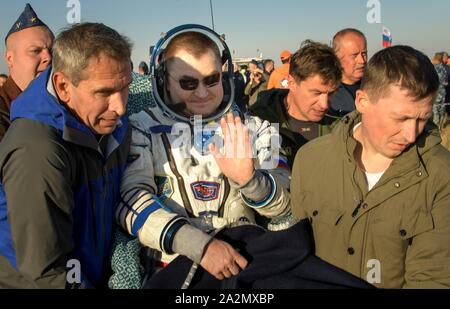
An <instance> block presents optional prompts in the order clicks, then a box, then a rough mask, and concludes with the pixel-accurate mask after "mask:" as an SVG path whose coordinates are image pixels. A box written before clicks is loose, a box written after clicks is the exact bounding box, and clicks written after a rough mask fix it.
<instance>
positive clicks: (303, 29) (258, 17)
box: [0, 0, 450, 72]
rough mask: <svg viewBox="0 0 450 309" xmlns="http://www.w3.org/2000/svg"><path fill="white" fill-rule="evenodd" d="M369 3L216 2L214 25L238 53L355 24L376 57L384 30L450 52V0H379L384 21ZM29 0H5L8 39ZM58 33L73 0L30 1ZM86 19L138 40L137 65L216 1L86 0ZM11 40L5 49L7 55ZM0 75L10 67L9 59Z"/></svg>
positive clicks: (322, 36) (328, 34) (1, 25)
mask: <svg viewBox="0 0 450 309" xmlns="http://www.w3.org/2000/svg"><path fill="white" fill-rule="evenodd" d="M368 1H369V0H314V1H313V0H282V1H274V0H212V3H213V12H214V21H215V30H216V31H217V32H218V33H219V34H220V33H225V34H226V38H227V43H228V46H229V48H230V50H231V51H234V55H235V56H236V57H254V56H256V55H257V50H260V52H262V53H263V57H264V58H272V59H275V60H276V62H277V64H278V63H279V60H278V55H279V53H280V52H281V51H282V50H283V49H289V50H291V51H295V50H296V49H298V47H299V45H300V43H301V42H302V41H303V40H305V39H314V40H317V41H321V42H324V43H329V42H330V40H331V38H332V37H333V35H334V33H335V32H336V31H338V30H340V29H342V28H345V27H355V28H358V29H360V30H361V31H363V32H364V33H365V34H366V36H367V38H368V45H369V46H368V47H369V55H372V54H373V53H374V52H376V51H378V50H379V49H380V48H381V31H382V27H383V26H386V27H388V28H389V29H390V30H391V32H392V34H393V38H394V44H408V45H411V46H413V47H415V48H417V49H419V50H421V51H423V52H425V53H426V54H427V55H429V56H431V55H432V54H433V53H434V52H435V51H443V50H446V51H450V18H449V17H450V1H448V0H428V1H424V0H379V2H380V3H381V23H379V24H378V23H372V24H371V23H368V21H367V14H368V12H369V11H370V8H368V7H367V3H368ZM26 2H27V1H22V0H14V1H11V0H0V35H1V37H2V41H3V38H4V37H5V35H6V33H7V32H8V30H9V29H10V27H11V25H12V24H13V23H14V22H15V20H16V19H17V17H18V16H19V14H20V12H21V11H22V10H23V8H24V6H25V3H26ZM28 2H29V3H31V5H32V6H33V8H34V9H35V11H36V12H37V14H38V16H39V17H40V18H41V19H42V20H43V21H44V22H46V23H47V24H48V25H49V26H50V27H51V28H52V30H53V31H54V32H55V33H58V32H59V30H60V29H61V28H63V27H65V26H67V24H68V23H67V19H66V16H67V13H68V12H69V10H70V9H69V8H67V3H68V0H28ZM79 2H80V3H81V20H82V21H96V22H103V23H104V24H106V25H108V26H110V27H112V28H114V29H116V30H118V31H119V32H121V33H122V34H124V35H126V36H128V37H130V38H131V40H132V41H133V42H134V51H133V56H132V59H133V62H134V63H135V67H137V64H138V63H139V62H140V61H141V60H147V54H148V47H149V45H153V44H154V43H155V42H156V41H157V40H158V38H159V36H160V33H161V32H165V31H167V30H169V29H171V28H173V27H174V26H178V25H181V24H185V23H199V24H203V25H206V26H211V13H210V6H209V0H145V1H144V0H108V1H106V0H79ZM4 52H5V49H4V44H3V43H2V44H1V46H0V53H1V55H4ZM0 72H7V68H6V65H5V62H4V60H3V59H1V60H0Z"/></svg>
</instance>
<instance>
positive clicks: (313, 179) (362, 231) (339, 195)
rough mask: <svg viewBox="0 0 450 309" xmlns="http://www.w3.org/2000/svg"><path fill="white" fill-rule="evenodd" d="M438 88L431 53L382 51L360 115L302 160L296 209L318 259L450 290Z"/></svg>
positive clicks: (389, 281) (296, 172)
mask: <svg viewBox="0 0 450 309" xmlns="http://www.w3.org/2000/svg"><path fill="white" fill-rule="evenodd" d="M438 83H439V81H438V77H437V75H436V73H435V72H434V70H433V66H432V64H431V62H430V61H429V59H428V58H427V57H426V56H425V55H423V54H422V53H420V52H418V51H416V50H414V49H412V48H410V47H407V46H395V47H392V48H388V49H385V50H382V51H380V52H378V53H377V54H376V55H374V56H373V58H372V59H371V60H370V62H369V65H368V68H367V70H366V74H365V77H364V80H363V84H362V88H361V90H358V92H357V97H356V102H355V103H356V108H357V111H355V112H353V113H351V114H349V115H347V116H345V117H344V118H343V119H342V120H341V121H340V123H339V124H338V125H337V127H336V128H335V130H334V131H333V133H331V134H329V135H327V136H324V137H321V138H318V139H316V140H314V141H312V142H310V143H308V144H307V145H305V146H303V147H302V148H301V149H300V151H299V152H298V154H297V156H296V159H295V163H294V169H293V172H292V183H291V193H292V197H291V199H292V208H293V213H294V214H295V215H296V216H297V217H299V218H305V217H306V218H309V219H310V221H311V224H312V228H313V232H314V239H315V243H316V254H317V256H319V257H320V258H322V259H324V260H326V261H327V262H330V263H332V264H334V265H336V266H338V267H340V268H342V269H344V270H346V271H349V272H351V273H352V274H354V275H356V276H359V277H360V278H363V279H365V280H367V281H368V282H370V283H372V284H374V285H375V286H377V287H382V288H443V287H447V288H448V287H450V153H449V152H448V151H447V150H446V149H444V148H443V147H442V146H441V145H440V143H441V139H440V137H439V132H438V130H437V128H436V127H435V126H434V125H433V124H431V122H428V123H427V121H428V119H429V118H430V117H431V115H432V104H433V101H434V98H435V95H436V91H437V89H438Z"/></svg>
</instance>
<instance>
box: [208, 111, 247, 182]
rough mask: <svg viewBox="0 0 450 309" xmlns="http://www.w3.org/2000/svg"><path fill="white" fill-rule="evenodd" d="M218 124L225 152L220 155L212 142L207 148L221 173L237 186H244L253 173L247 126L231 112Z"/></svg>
mask: <svg viewBox="0 0 450 309" xmlns="http://www.w3.org/2000/svg"><path fill="white" fill-rule="evenodd" d="M225 118H226V119H225ZM220 126H221V127H222V132H223V137H224V149H225V152H224V154H223V155H222V154H221V153H220V152H219V150H218V148H217V146H216V145H215V144H213V143H211V144H210V145H209V150H210V151H211V153H212V154H213V156H214V158H215V160H216V162H217V164H218V165H219V168H220V170H221V171H222V173H223V174H224V175H225V176H226V177H228V179H231V180H232V181H234V182H235V183H237V184H238V185H239V186H244V185H245V184H247V183H248V182H249V181H250V180H251V179H252V177H253V173H254V165H253V164H254V163H253V153H252V146H251V144H250V136H249V132H248V128H247V127H246V126H245V125H244V124H243V123H242V121H241V118H240V117H238V116H236V117H234V116H233V114H232V113H228V114H227V116H226V117H224V118H222V119H221V120H220Z"/></svg>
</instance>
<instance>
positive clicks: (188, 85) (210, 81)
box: [168, 73, 222, 91]
mask: <svg viewBox="0 0 450 309" xmlns="http://www.w3.org/2000/svg"><path fill="white" fill-rule="evenodd" d="M168 75H169V76H170V77H171V78H172V79H173V80H175V81H178V83H179V84H180V87H181V89H183V90H187V91H193V90H195V89H197V88H198V85H199V83H200V80H199V79H197V78H193V77H187V76H184V77H182V78H180V79H178V80H177V79H175V78H174V77H173V76H172V75H170V74H168ZM221 76H222V74H221V73H214V74H211V75H209V76H206V77H205V78H203V80H202V82H203V85H205V87H208V88H211V87H214V86H216V85H217V84H218V83H219V82H220V77H221Z"/></svg>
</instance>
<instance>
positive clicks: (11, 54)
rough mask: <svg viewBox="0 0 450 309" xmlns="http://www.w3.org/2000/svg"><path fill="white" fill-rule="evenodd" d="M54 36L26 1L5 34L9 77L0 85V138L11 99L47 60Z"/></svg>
mask: <svg viewBox="0 0 450 309" xmlns="http://www.w3.org/2000/svg"><path fill="white" fill-rule="evenodd" d="M53 40H54V36H53V33H52V31H51V30H50V29H49V28H48V27H47V25H46V24H44V23H43V22H42V21H41V20H40V19H39V18H38V17H37V15H36V13H35V12H34V10H33V8H32V7H31V5H30V4H28V3H27V5H26V6H25V9H24V11H23V12H22V14H21V15H20V17H19V18H18V19H17V21H16V22H15V23H14V25H13V26H12V27H11V29H10V30H9V32H8V34H7V35H6V38H5V44H6V55H5V61H6V63H7V65H8V68H9V77H8V79H7V81H6V83H5V84H4V85H3V87H0V141H1V140H2V139H3V136H4V135H5V133H6V130H8V128H9V126H10V120H9V115H10V109H11V103H12V102H13V101H14V100H15V99H16V98H17V97H18V96H19V95H20V94H21V93H22V91H24V90H25V88H27V87H28V85H29V84H30V82H31V81H32V80H33V79H34V78H35V77H37V76H38V75H39V74H40V73H41V72H43V71H44V70H45V69H46V68H47V66H48V65H49V64H50V62H51V59H52V55H51V48H52V45H53Z"/></svg>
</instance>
